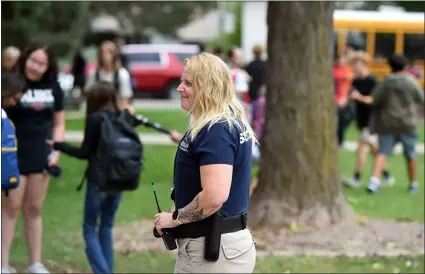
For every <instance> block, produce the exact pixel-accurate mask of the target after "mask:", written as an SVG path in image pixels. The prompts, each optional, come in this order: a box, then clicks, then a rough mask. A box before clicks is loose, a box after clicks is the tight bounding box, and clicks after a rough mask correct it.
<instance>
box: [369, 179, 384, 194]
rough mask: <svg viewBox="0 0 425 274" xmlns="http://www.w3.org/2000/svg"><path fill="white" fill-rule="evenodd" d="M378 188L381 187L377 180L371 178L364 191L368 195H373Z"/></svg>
mask: <svg viewBox="0 0 425 274" xmlns="http://www.w3.org/2000/svg"><path fill="white" fill-rule="evenodd" d="M380 186H381V182H380V181H379V180H376V179H373V178H371V179H370V181H369V184H368V185H367V188H366V190H367V192H369V193H375V192H377V191H378V189H379V187H380Z"/></svg>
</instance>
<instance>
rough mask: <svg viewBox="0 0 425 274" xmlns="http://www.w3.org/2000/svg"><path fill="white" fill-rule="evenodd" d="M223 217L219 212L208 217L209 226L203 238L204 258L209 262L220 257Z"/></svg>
mask: <svg viewBox="0 0 425 274" xmlns="http://www.w3.org/2000/svg"><path fill="white" fill-rule="evenodd" d="M222 219H223V216H222V215H221V213H220V211H218V212H216V213H215V214H213V215H212V216H211V217H210V224H209V227H208V232H207V235H206V236H205V251H204V258H205V260H207V261H209V262H216V261H217V260H218V258H219V257H220V244H221V222H222Z"/></svg>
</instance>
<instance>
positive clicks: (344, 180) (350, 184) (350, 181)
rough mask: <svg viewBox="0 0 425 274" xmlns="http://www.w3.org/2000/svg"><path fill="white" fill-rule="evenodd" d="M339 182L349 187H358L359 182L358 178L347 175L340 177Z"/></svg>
mask: <svg viewBox="0 0 425 274" xmlns="http://www.w3.org/2000/svg"><path fill="white" fill-rule="evenodd" d="M341 183H343V184H344V185H345V186H348V187H351V188H359V187H360V184H361V182H360V181H359V180H356V179H354V178H349V177H341Z"/></svg>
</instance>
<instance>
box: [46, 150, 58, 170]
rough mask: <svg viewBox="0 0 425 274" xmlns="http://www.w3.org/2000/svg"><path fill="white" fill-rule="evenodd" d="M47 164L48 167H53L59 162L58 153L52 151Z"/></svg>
mask: <svg viewBox="0 0 425 274" xmlns="http://www.w3.org/2000/svg"><path fill="white" fill-rule="evenodd" d="M48 159H49V163H48V164H47V165H48V166H49V167H52V166H55V165H57V164H58V162H59V151H52V152H51V153H50V154H49V156H48Z"/></svg>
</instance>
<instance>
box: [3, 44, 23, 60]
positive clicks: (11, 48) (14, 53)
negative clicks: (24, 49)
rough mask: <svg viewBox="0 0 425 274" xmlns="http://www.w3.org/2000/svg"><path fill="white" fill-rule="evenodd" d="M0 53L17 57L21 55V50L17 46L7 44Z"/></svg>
mask: <svg viewBox="0 0 425 274" xmlns="http://www.w3.org/2000/svg"><path fill="white" fill-rule="evenodd" d="M2 55H3V56H6V55H7V56H11V57H14V58H18V57H19V56H20V55H21V51H20V50H19V49H18V48H17V47H14V46H9V47H7V48H5V49H4V50H3V53H2Z"/></svg>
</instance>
